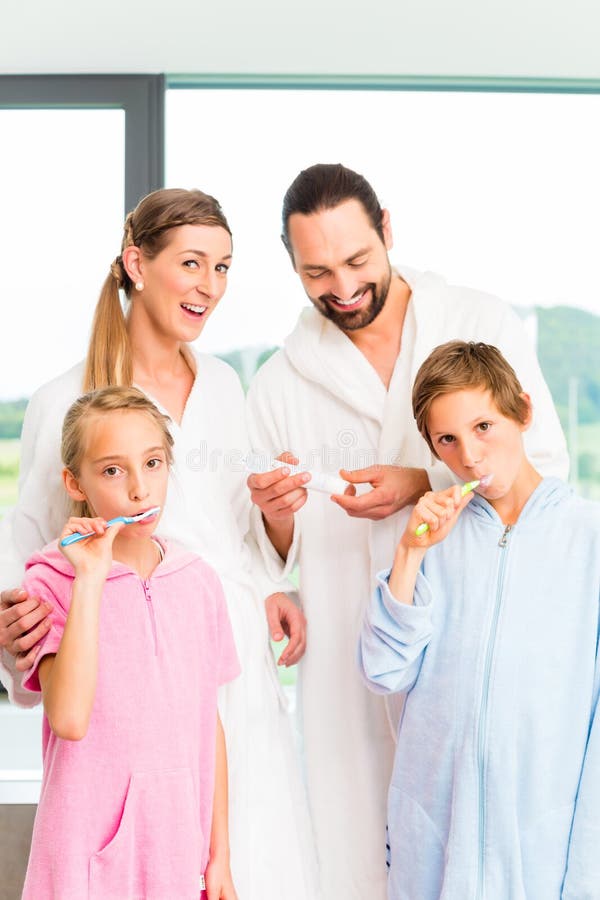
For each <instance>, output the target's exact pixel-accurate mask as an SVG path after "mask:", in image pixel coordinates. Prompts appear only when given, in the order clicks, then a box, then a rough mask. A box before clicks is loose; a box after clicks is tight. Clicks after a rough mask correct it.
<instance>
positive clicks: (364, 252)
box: [302, 247, 370, 272]
mask: <svg viewBox="0 0 600 900" xmlns="http://www.w3.org/2000/svg"><path fill="white" fill-rule="evenodd" d="M369 252H370V251H369V248H368V247H366V248H365V249H362V250H357V251H356V253H353V254H352V256H349V257H348V259H345V260H344V262H343V263H342V265H344V266H347V265H348V263H351V262H354V260H355V259H358V257H359V256H366V255H367V253H369ZM328 268H329V266H321V265H318V264H314V265H313V264H311V263H307V264H306V265H304V266H302V270H303V271H304V272H308V271H309V270H312V271H314V270H318V271H326V270H327V269H328Z"/></svg>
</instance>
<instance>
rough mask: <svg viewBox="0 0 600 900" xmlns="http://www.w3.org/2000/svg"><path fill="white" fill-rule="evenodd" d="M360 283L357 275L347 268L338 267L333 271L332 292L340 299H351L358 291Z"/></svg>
mask: <svg viewBox="0 0 600 900" xmlns="http://www.w3.org/2000/svg"><path fill="white" fill-rule="evenodd" d="M358 287H359V285H358V284H357V281H356V276H355V275H354V274H353V273H352V272H349V271H347V270H346V269H338V270H337V271H335V272H333V273H332V279H331V293H332V294H334V295H335V296H336V297H337V298H338V299H339V300H351V299H352V297H354V295H355V294H356V293H357V291H358Z"/></svg>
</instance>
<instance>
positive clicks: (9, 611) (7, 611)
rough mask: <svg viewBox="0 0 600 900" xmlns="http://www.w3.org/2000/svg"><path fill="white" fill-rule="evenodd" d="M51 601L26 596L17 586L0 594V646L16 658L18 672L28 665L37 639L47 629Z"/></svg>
mask: <svg viewBox="0 0 600 900" xmlns="http://www.w3.org/2000/svg"><path fill="white" fill-rule="evenodd" d="M51 610H52V605H51V604H50V603H46V602H44V601H41V600H39V598H38V597H29V596H28V595H27V593H26V592H25V591H24V590H22V589H21V588H15V589H14V590H12V591H10V590H7V591H2V593H1V594H0V647H2V648H3V649H4V650H6V651H7V652H8V653H10V654H11V656H14V657H15V659H16V663H15V666H16V669H17V671H18V672H25V671H27V669H29V668H30V667H31V666H32V665H33V662H34V660H35V658H36V656H37V653H38V649H39V648H38V647H37V643H38V641H40V640H41V638H43V637H44V635H45V634H46V633H47V632H48V631H49V629H50V618H49V616H48V614H49V613H50V611H51Z"/></svg>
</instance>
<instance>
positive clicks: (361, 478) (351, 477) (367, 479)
mask: <svg viewBox="0 0 600 900" xmlns="http://www.w3.org/2000/svg"><path fill="white" fill-rule="evenodd" d="M381 475H382V467H381V466H379V465H377V466H367V468H366V469H340V476H341V477H342V478H343V479H344V481H349V482H350V484H375V483H376V482H377V481H379V479H380V478H381Z"/></svg>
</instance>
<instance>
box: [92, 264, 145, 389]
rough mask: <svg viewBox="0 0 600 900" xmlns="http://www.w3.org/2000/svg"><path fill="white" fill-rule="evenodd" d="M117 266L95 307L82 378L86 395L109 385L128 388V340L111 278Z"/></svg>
mask: <svg viewBox="0 0 600 900" xmlns="http://www.w3.org/2000/svg"><path fill="white" fill-rule="evenodd" d="M117 265H118V260H115V263H113V265H112V267H111V272H110V274H109V275H108V276H107V278H106V280H105V282H104V284H103V285H102V290H101V292H100V298H99V300H98V303H97V305H96V312H95V314H94V321H93V323H92V332H91V335H90V343H89V348H88V354H87V359H86V364H85V374H84V377H83V390H84V392H86V393H87V392H88V391H94V390H96V389H97V388H101V387H108V386H109V385H119V386H121V387H129V386H130V385H131V383H132V380H133V372H132V360H131V348H130V345H129V336H128V334H127V327H126V324H125V316H124V314H123V308H122V306H121V299H120V297H119V290H118V286H119V282H118V280H117V278H116V277H115V267H116V266H117Z"/></svg>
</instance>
